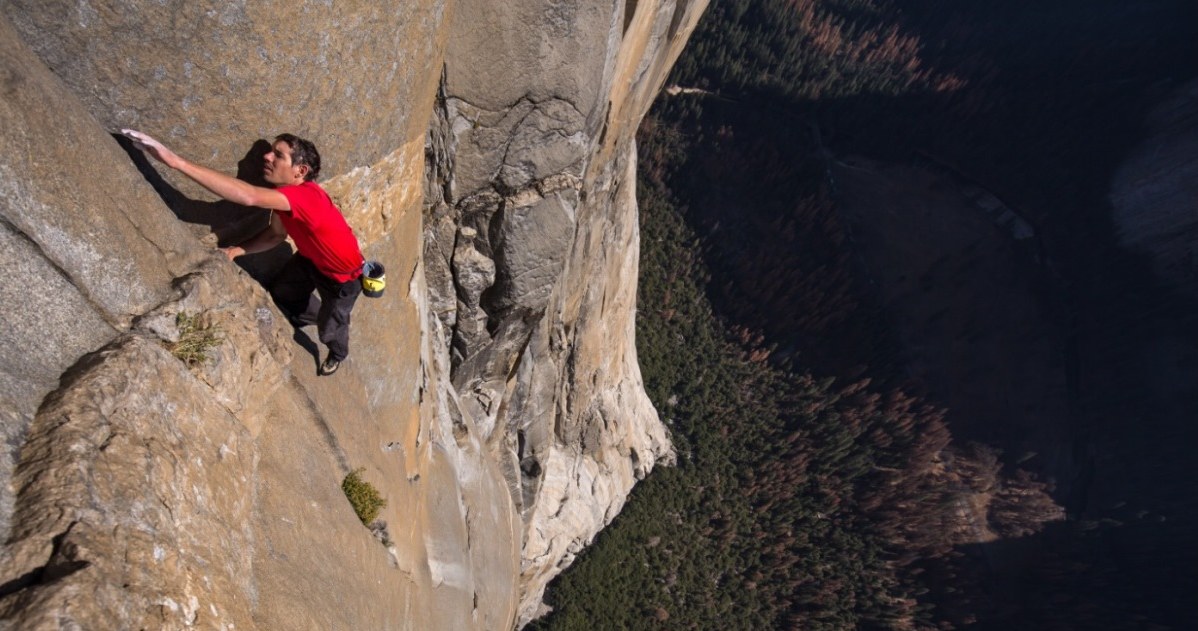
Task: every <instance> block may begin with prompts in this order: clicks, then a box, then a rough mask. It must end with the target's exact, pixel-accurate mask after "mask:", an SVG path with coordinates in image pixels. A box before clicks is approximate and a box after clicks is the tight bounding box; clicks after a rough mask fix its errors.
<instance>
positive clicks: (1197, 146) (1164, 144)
mask: <svg viewBox="0 0 1198 631" xmlns="http://www.w3.org/2000/svg"><path fill="white" fill-rule="evenodd" d="M1146 126H1147V133H1146V136H1147V140H1145V141H1144V142H1143V143H1142V144H1141V145H1140V146H1139V147H1137V148H1136V150H1135V151H1133V152H1132V155H1130V156H1129V157H1128V158H1127V160H1126V161H1125V162H1124V163H1123V165H1122V166H1120V168H1119V170H1118V171H1117V172H1116V174H1115V178H1114V180H1113V181H1112V182H1111V204H1112V206H1113V207H1114V220H1115V225H1116V226H1117V227H1118V229H1119V239H1120V241H1121V242H1122V244H1123V245H1125V246H1129V247H1131V248H1132V249H1135V250H1137V251H1140V252H1143V253H1146V254H1148V255H1150V256H1151V257H1152V258H1153V260H1154V262H1155V266H1156V271H1157V272H1158V273H1159V274H1160V275H1161V276H1162V277H1163V278H1165V279H1166V280H1168V281H1169V282H1171V283H1173V284H1174V285H1175V286H1177V287H1179V288H1181V289H1182V290H1183V291H1185V292H1187V293H1188V294H1189V295H1191V296H1196V295H1198V213H1195V212H1194V199H1195V198H1196V197H1198V185H1195V182H1198V83H1190V84H1188V85H1186V86H1183V87H1182V88H1181V89H1179V90H1178V91H1177V92H1175V93H1174V94H1173V95H1171V96H1170V97H1169V98H1168V99H1166V100H1165V102H1164V103H1162V104H1161V105H1159V106H1157V107H1156V108H1155V109H1154V110H1153V111H1152V112H1151V114H1150V115H1149V117H1148V121H1147V125H1146Z"/></svg>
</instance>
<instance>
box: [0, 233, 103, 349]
mask: <svg viewBox="0 0 1198 631" xmlns="http://www.w3.org/2000/svg"><path fill="white" fill-rule="evenodd" d="M0 225H3V226H4V227H5V228H8V229H9V230H10V231H12V233H13V234H14V235H16V236H17V237H18V238H20V239H21V240H22V241H24V242H25V243H27V244H28V245H29V246H30V247H32V248H33V249H34V250H36V251H37V253H38V254H40V255H41V257H42V259H43V260H44V261H45V262H46V263H47V264H48V265H49V266H50V267H51V268H53V269H54V271H55V272H56V273H57V274H58V275H59V276H61V277H62V279H63V280H65V281H66V282H67V284H69V285H70V286H71V287H73V288H74V289H75V290H76V291H78V292H79V296H80V297H82V298H83V300H84V301H85V302H87V305H88V306H89V307H91V308H92V310H93V311H95V313H96V315H98V316H99V317H100V318H101V319H103V320H104V322H105V323H106V324H107V325H108V326H110V327H112V329H113V333H114V335H115V334H117V333H119V332H120V331H122V330H124V329H125V326H124V324H123V323H122V322H121V319H120V318H118V317H116V315H115V314H112V313H110V312H109V311H108V309H107V308H105V307H104V305H103V304H101V303H100V302H99V301H97V300H96V299H95V297H94V296H92V295H91V292H90V291H88V287H87V284H86V283H79V282H78V281H77V280H76V279H75V278H74V276H72V274H71V273H70V272H68V271H67V270H66V268H64V267H63V266H62V264H61V262H59V261H58V260H56V259H55V257H52V256H50V253H49V252H47V251H46V250H45V249H43V248H42V245H41V244H40V243H38V242H37V240H35V239H34V238H33V237H31V236H30V235H29V234H27V233H26V232H25V231H24V230H22V229H21V228H20V227H18V226H17V225H16V224H14V223H12V222H11V221H9V220H8V218H7V217H5V216H3V215H0Z"/></svg>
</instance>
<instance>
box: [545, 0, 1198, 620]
mask: <svg viewBox="0 0 1198 631" xmlns="http://www.w3.org/2000/svg"><path fill="white" fill-rule="evenodd" d="M1195 42H1198V9H1196V8H1195V6H1194V5H1193V3H1188V2H1178V1H1165V0H1157V1H1149V2H1140V3H1125V2H1113V1H1100V2H1094V1H1082V0H1063V1H1062V2H1056V3H1051V4H1050V5H1045V4H1043V3H1032V2H1015V3H992V4H990V5H985V6H983V5H979V4H977V3H969V4H967V5H963V4H961V3H954V2H949V1H947V0H911V1H909V2H902V3H900V2H896V1H889V0H839V1H834V0H797V1H792V2H781V1H766V0H716V1H715V2H713V3H712V5H711V7H710V8H709V10H708V14H707V15H706V16H705V17H704V19H703V21H702V22H701V24H700V27H699V29H698V31H697V32H696V33H695V35H694V36H693V38H692V41H691V44H690V45H689V47H688V49H687V50H686V51H685V52H684V54H683V57H682V58H681V59H680V61H679V63H678V66H677V67H676V69H675V73H674V76H673V77H672V79H671V83H673V84H675V85H677V86H679V87H680V88H682V89H681V90H674V91H672V92H673V94H672V95H671V96H663V98H662V99H661V100H660V101H659V103H658V105H656V106H655V109H654V111H653V112H652V113H651V114H650V116H649V117H648V118H647V119H646V120H645V122H644V124H643V126H642V129H641V131H640V134H639V135H638V143H639V149H640V178H639V193H638V198H639V203H640V211H641V279H640V295H639V310H638V331H637V335H638V351H639V354H640V361H641V365H642V371H643V374H644V377H645V381H646V386H647V388H648V390H649V395H650V397H651V398H652V400H653V401H654V403H655V404H656V406H657V408H658V410H659V412H660V413H661V415H662V418H663V419H664V420H665V421H666V423H667V424H668V426H669V428H670V430H671V434H672V438H673V440H674V442H675V446H676V448H677V450H678V453H679V458H678V465H677V466H676V467H673V468H662V469H658V470H656V471H655V472H654V473H653V474H652V475H651V476H649V478H648V479H647V480H645V481H644V482H642V483H641V484H640V485H639V486H638V487H637V488H636V489H635V490H634V493H633V495H632V497H631V498H630V501H629V502H628V504H627V505H626V507H625V508H624V511H623V512H622V513H621V514H620V516H619V517H618V518H617V519H616V521H615V522H613V524H612V525H611V526H610V527H609V528H607V529H605V530H604V531H603V532H602V533H601V534H600V535H599V537H598V538H597V540H596V541H595V543H594V545H593V546H591V547H590V548H588V549H586V550H585V551H584V552H583V553H582V555H581V556H580V558H579V560H578V562H577V563H576V564H575V566H574V567H572V568H571V569H570V570H568V571H567V572H566V573H565V574H563V576H562V577H561V578H560V579H558V581H557V582H556V583H555V584H554V585H553V586H551V589H550V591H549V593H548V595H547V600H548V602H549V604H550V605H551V606H552V607H553V608H554V611H553V612H552V613H551V614H550V615H549V616H547V617H546V618H544V619H541V620H538V621H536V622H534V623H533V625H532V626H533V628H537V629H595V628H602V629H654V628H678V629H717V628H718V629H723V628H729V629H732V628H735V629H741V628H743V629H933V628H935V629H954V628H981V629H1012V628H1028V629H1030V628H1045V629H1167V628H1184V626H1185V625H1186V624H1187V623H1188V622H1189V621H1192V619H1193V616H1194V614H1195V613H1196V612H1195V609H1194V606H1193V605H1192V604H1190V602H1191V600H1192V595H1193V594H1194V593H1196V591H1198V590H1196V587H1198V585H1196V584H1195V582H1196V577H1195V560H1196V558H1195V548H1194V541H1193V536H1192V534H1191V533H1192V532H1193V526H1194V525H1195V524H1194V521H1195V518H1196V517H1198V515H1196V513H1195V506H1194V504H1193V501H1192V496H1193V493H1192V492H1190V491H1188V490H1187V489H1186V482H1187V481H1188V480H1189V479H1192V476H1193V474H1194V473H1196V472H1195V471H1194V468H1195V465H1194V464H1193V460H1192V459H1189V458H1186V457H1185V456H1184V450H1185V449H1186V447H1187V446H1189V445H1192V444H1193V443H1194V440H1193V439H1194V438H1195V437H1196V436H1195V432H1194V430H1192V429H1188V424H1186V423H1185V421H1186V420H1188V417H1187V412H1190V413H1192V411H1193V410H1194V407H1193V405H1192V404H1193V403H1194V401H1195V400H1196V399H1195V397H1194V394H1195V390H1194V389H1190V390H1189V391H1186V392H1183V393H1181V394H1180V395H1179V396H1175V397H1174V398H1172V399H1162V398H1161V397H1154V396H1153V394H1152V392H1153V389H1152V384H1151V383H1147V382H1146V379H1147V377H1145V376H1144V375H1141V374H1138V373H1137V372H1136V370H1135V364H1134V362H1132V361H1131V359H1130V358H1132V357H1133V356H1134V354H1135V349H1136V348H1137V344H1142V343H1145V340H1148V339H1150V338H1151V336H1152V335H1153V330H1159V329H1160V328H1161V327H1162V326H1165V325H1168V326H1170V327H1178V326H1180V327H1181V328H1183V329H1184V328H1187V325H1190V324H1193V316H1192V315H1189V314H1192V313H1194V311H1193V309H1192V305H1191V304H1190V303H1189V302H1188V301H1187V299H1185V298H1183V297H1180V296H1178V295H1176V294H1173V293H1170V291H1169V290H1168V288H1166V287H1163V286H1160V285H1159V284H1158V283H1157V282H1156V281H1155V280H1154V279H1153V277H1152V275H1151V273H1150V272H1149V271H1148V269H1147V266H1146V264H1145V263H1144V262H1143V261H1142V260H1139V259H1138V258H1136V257H1135V256H1133V255H1131V254H1128V253H1125V252H1122V251H1121V250H1120V249H1119V248H1118V246H1117V245H1116V243H1115V236H1114V229H1113V227H1112V226H1111V225H1110V220H1109V214H1110V212H1109V203H1108V201H1107V200H1106V195H1107V188H1106V187H1107V185H1108V182H1109V180H1110V177H1111V173H1112V172H1113V170H1114V169H1115V168H1116V166H1117V164H1118V162H1119V160H1120V159H1121V157H1122V156H1123V155H1124V154H1125V153H1126V152H1127V151H1128V149H1129V147H1130V146H1131V145H1132V144H1133V143H1134V142H1135V141H1136V139H1137V134H1138V133H1139V124H1140V121H1141V119H1142V118H1143V116H1144V112H1145V110H1146V108H1148V107H1150V105H1151V104H1152V102H1153V101H1154V100H1155V99H1160V98H1162V97H1163V96H1164V95H1165V94H1166V93H1167V92H1168V90H1170V89H1172V88H1175V87H1176V86H1177V85H1180V84H1181V83H1182V82H1184V81H1185V80H1188V79H1191V78H1192V77H1194V76H1195V75H1196V74H1198V49H1196V44H1195ZM850 155H861V156H867V157H868V159H870V160H875V161H885V162H887V163H890V164H903V165H915V166H913V167H912V168H918V169H923V171H922V172H935V173H940V174H949V175H951V179H952V181H957V182H960V181H968V183H969V186H970V187H976V186H977V185H978V184H979V183H984V185H985V188H986V189H987V190H989V191H996V192H997V193H998V196H1000V197H1001V198H1002V199H1003V200H1007V201H1008V202H1009V203H1010V204H1011V205H1012V206H1015V207H1017V208H1018V209H1019V212H1020V216H1021V221H1023V222H1025V223H1026V224H1027V225H1028V226H1031V228H1030V229H1029V231H1030V232H1032V233H1033V234H1034V238H1030V239H1026V240H1024V241H1020V242H1019V243H1013V244H1012V245H1010V249H1011V251H1012V252H1014V254H1012V257H1013V259H1012V260H1015V259H1018V260H1019V261H1024V262H1023V263H1020V265H1022V267H1017V270H1018V272H1019V273H1020V274H1022V275H1024V276H1026V277H1028V278H1030V279H1031V280H1029V281H1028V282H1027V283H1026V284H1027V286H1028V287H1029V289H1028V290H1027V292H1028V295H1029V296H1030V297H1031V298H1029V300H1032V301H1034V302H1035V304H1036V310H1035V313H1036V314H1037V317H1038V318H1040V319H1041V320H1043V321H1044V322H1045V323H1046V324H1044V330H1045V331H1047V333H1045V334H1044V335H1045V336H1046V338H1045V339H1048V340H1050V342H1051V343H1050V344H1048V345H1049V346H1050V347H1052V349H1053V352H1052V354H1053V355H1054V357H1055V359H1054V360H1053V362H1050V363H1048V364H1046V366H1047V367H1041V370H1044V371H1045V373H1046V375H1047V373H1049V372H1052V373H1053V375H1054V376H1053V377H1052V378H1058V377H1059V379H1060V381H1061V383H1062V384H1063V385H1062V387H1061V388H1060V389H1061V390H1062V393H1061V395H1060V396H1061V399H1062V401H1063V403H1062V406H1061V411H1060V413H1059V414H1055V415H1053V414H1048V413H1044V414H1042V415H1041V416H1034V415H1031V414H1029V415H1027V417H1026V418H1023V419H1017V418H1011V419H1006V418H1005V417H1002V416H1001V415H994V414H991V415H989V416H988V415H987V414H988V412H990V411H988V410H987V407H988V406H989V401H983V402H981V403H979V402H978V401H976V400H972V399H971V397H970V396H966V395H963V394H961V392H964V391H967V389H965V388H956V389H954V388H955V386H954V387H949V386H946V385H945V384H943V383H937V378H936V377H935V374H934V373H931V372H929V373H928V374H921V373H920V371H919V370H918V368H917V366H918V361H919V360H920V356H919V353H918V351H916V350H913V349H911V348H908V347H907V346H909V344H906V343H905V342H904V340H905V339H906V338H904V336H903V335H902V334H901V332H900V331H898V330H897V328H896V325H895V318H894V316H893V314H892V313H890V312H889V311H888V310H887V309H888V303H887V301H886V299H885V297H884V295H883V292H882V291H881V290H880V289H879V288H878V285H879V278H878V275H877V273H876V272H871V269H870V266H869V265H868V264H867V261H868V259H869V256H868V254H869V253H864V252H862V251H861V248H862V247H863V244H864V243H866V240H865V239H864V237H863V231H862V229H861V228H860V227H859V226H857V225H855V222H856V220H854V219H851V218H849V217H848V216H847V214H846V212H845V206H846V204H847V201H846V200H847V199H848V198H849V197H850V196H851V195H850V193H851V191H849V189H850V188H851V187H852V186H853V183H852V182H851V181H850V178H846V177H843V174H845V173H847V171H845V169H846V168H851V165H850V167H846V164H848V161H847V158H846V156H850ZM942 179H950V178H949V176H948V175H945V176H944V177H943V178H942ZM915 234H916V236H914V237H912V236H911V233H903V234H902V237H903V238H913V239H918V231H916V232H915ZM929 238H930V237H929ZM912 247H915V248H931V247H933V245H932V244H929V243H918V242H917V243H914V244H913V246H912ZM1004 247H1006V246H1004ZM1020 257H1022V258H1020ZM970 265H973V263H970ZM941 266H942V267H943V265H941ZM962 269H972V268H968V267H966V266H963V267H962ZM924 276H931V273H930V272H927V273H925V274H924ZM911 282H912V283H913V284H915V285H917V286H918V285H922V286H923V288H924V289H925V290H927V289H928V287H931V286H933V285H934V284H935V283H936V282H937V281H936V279H935V278H925V277H921V278H919V279H912V281H911ZM958 282H960V281H958ZM1012 300H1013V299H1012ZM995 304H997V305H999V310H1000V311H1001V306H1002V304H1003V301H1002V297H1001V296H1000V297H999V299H998V300H997V301H996V303H995ZM1145 313H1150V314H1151V316H1152V317H1151V318H1147V319H1146V317H1145ZM938 317H943V316H941V315H940V314H935V315H934V316H932V318H931V321H932V323H933V324H935V322H936V321H935V318H938ZM980 335H982V333H971V334H969V335H967V336H965V337H964V338H963V339H960V340H953V343H954V344H958V345H963V347H965V348H969V345H970V344H971V343H977V344H981V341H979V340H978V339H977V337H978V336H980ZM1187 339H1188V340H1189V341H1191V342H1198V340H1193V339H1192V338H1187ZM999 343H1003V344H1008V345H1009V346H1011V348H1010V350H1009V352H1010V353H1011V354H1014V355H1018V354H1021V353H1026V352H1027V349H1021V348H1019V347H1018V345H1017V344H1016V343H1015V342H1012V341H1010V340H1006V339H1000V340H999ZM1025 343H1026V342H1025ZM1195 347H1196V348H1198V344H1196V345H1195ZM929 352H930V351H929ZM1018 369H1019V370H1023V367H1022V366H1019V367H1018ZM929 375H931V376H929ZM984 378H985V375H982V376H981V377H977V378H975V380H978V379H984ZM1048 378H1049V377H1047V376H1046V377H1044V379H1048ZM1040 379H1041V376H1040V375H1038V374H1036V375H1033V376H1032V379H1031V380H1032V381H1037V380H1040ZM941 381H943V379H941ZM973 385H974V386H975V387H977V384H973ZM983 387H984V384H983ZM995 387H997V386H995ZM958 390H960V392H959V391H958ZM1007 394H1008V395H1010V394H1020V393H1018V392H1013V393H1007ZM975 398H976V397H975ZM1132 419H1135V420H1134V422H1133V421H1132ZM1039 425H1048V426H1051V427H1049V428H1048V429H1047V430H1046V429H1044V428H1040V427H1033V426H1039ZM1049 430H1051V431H1049ZM1037 441H1039V443H1037ZM1046 442H1054V443H1060V444H1057V445H1048V444H1043V443H1046ZM1054 448H1055V449H1056V450H1057V451H1060V452H1062V453H1063V455H1062V456H1060V457H1057V458H1047V457H1046V456H1044V455H1037V451H1034V450H1033V449H1035V450H1045V451H1047V450H1052V449H1054ZM1112 461H1114V462H1119V463H1120V464H1121V467H1120V469H1119V473H1118V474H1117V475H1115V474H1111V473H1109V472H1106V471H1108V469H1109V468H1110V467H1108V469H1103V468H1101V467H1099V466H1098V464H1096V463H1102V462H1112ZM1133 498H1134V501H1133V502H1132V504H1129V505H1128V502H1127V501H1125V500H1132V499H1133ZM1115 500H1123V501H1118V502H1116V501H1115ZM1123 505H1127V506H1126V507H1123V508H1120V507H1121V506H1123ZM1111 506H1114V507H1115V508H1111Z"/></svg>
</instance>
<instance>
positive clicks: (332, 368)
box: [320, 357, 341, 377]
mask: <svg viewBox="0 0 1198 631" xmlns="http://www.w3.org/2000/svg"><path fill="white" fill-rule="evenodd" d="M340 367H341V360H338V359H333V358H332V357H330V358H328V359H326V360H324V363H323V364H321V365H320V374H321V375H322V376H325V377H327V376H329V375H331V374H333V373H335V372H337V369H338V368H340Z"/></svg>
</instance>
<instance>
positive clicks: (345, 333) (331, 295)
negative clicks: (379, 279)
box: [316, 277, 362, 362]
mask: <svg viewBox="0 0 1198 631" xmlns="http://www.w3.org/2000/svg"><path fill="white" fill-rule="evenodd" d="M317 291H318V292H320V297H321V304H320V314H319V315H318V316H317V319H316V326H317V327H318V329H317V332H318V334H319V336H320V341H321V342H322V343H323V344H324V345H325V346H327V347H329V359H331V360H333V361H337V362H340V361H344V360H345V358H346V357H348V356H349V317H350V312H352V311H353V309H354V303H355V302H357V300H358V295H359V294H361V293H362V283H361V282H360V281H359V280H357V279H354V280H351V281H346V282H344V283H338V282H336V281H334V280H331V279H327V278H323V277H322V282H321V283H320V286H319V287H318V288H317Z"/></svg>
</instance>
